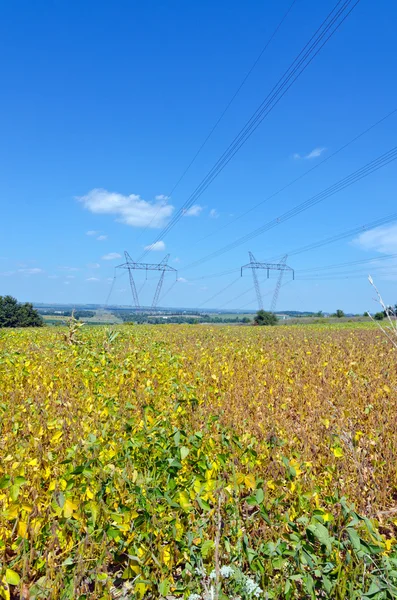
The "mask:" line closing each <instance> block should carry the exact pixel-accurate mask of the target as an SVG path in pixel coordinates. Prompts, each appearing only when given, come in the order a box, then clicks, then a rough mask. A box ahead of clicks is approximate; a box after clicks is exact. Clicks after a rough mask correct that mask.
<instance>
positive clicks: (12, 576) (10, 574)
mask: <svg viewBox="0 0 397 600" xmlns="http://www.w3.org/2000/svg"><path fill="white" fill-rule="evenodd" d="M20 581H21V578H20V577H19V575H18V573H16V572H15V571H13V570H12V569H6V582H7V583H8V584H9V585H18V584H19V582H20Z"/></svg>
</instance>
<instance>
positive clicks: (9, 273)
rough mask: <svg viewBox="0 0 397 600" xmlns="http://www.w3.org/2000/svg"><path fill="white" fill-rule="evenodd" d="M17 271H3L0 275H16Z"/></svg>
mask: <svg viewBox="0 0 397 600" xmlns="http://www.w3.org/2000/svg"><path fill="white" fill-rule="evenodd" d="M14 274H15V271H3V272H2V273H0V275H1V276H2V277H10V275H14Z"/></svg>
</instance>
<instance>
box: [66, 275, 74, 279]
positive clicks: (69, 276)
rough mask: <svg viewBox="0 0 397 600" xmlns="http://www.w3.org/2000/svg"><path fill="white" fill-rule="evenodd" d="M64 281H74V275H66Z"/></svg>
mask: <svg viewBox="0 0 397 600" xmlns="http://www.w3.org/2000/svg"><path fill="white" fill-rule="evenodd" d="M66 279H76V276H75V275H66Z"/></svg>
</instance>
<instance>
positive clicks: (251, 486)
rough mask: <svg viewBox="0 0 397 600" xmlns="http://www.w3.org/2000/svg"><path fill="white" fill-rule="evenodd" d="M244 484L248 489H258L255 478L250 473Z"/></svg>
mask: <svg viewBox="0 0 397 600" xmlns="http://www.w3.org/2000/svg"><path fill="white" fill-rule="evenodd" d="M244 483H245V485H246V486H247V488H248V489H250V490H254V489H255V488H256V480H255V476H254V475H253V474H252V473H249V475H246V476H245V477H244Z"/></svg>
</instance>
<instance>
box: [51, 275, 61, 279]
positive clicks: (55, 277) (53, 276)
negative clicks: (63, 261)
mask: <svg viewBox="0 0 397 600" xmlns="http://www.w3.org/2000/svg"><path fill="white" fill-rule="evenodd" d="M58 277H59V275H48V279H58Z"/></svg>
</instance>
